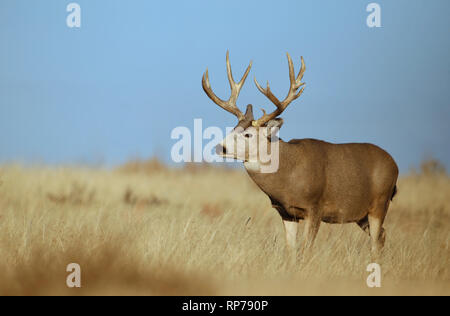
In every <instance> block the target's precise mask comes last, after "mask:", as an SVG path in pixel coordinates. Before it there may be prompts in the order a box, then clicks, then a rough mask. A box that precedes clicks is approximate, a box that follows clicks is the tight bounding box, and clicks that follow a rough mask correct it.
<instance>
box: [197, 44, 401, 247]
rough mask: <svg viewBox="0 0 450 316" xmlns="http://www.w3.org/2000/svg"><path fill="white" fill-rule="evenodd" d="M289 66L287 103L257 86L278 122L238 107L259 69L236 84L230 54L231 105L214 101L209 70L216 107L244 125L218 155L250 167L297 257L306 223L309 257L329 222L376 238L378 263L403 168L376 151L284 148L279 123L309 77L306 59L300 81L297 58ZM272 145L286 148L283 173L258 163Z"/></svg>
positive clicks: (314, 144) (296, 143) (358, 146)
mask: <svg viewBox="0 0 450 316" xmlns="http://www.w3.org/2000/svg"><path fill="white" fill-rule="evenodd" d="M287 58H288V64H289V78H290V87H289V92H288V95H287V97H286V98H285V99H284V100H283V101H280V100H279V99H278V98H277V97H276V96H275V95H274V94H273V93H272V91H271V90H270V87H269V83H267V87H266V88H262V87H261V86H260V85H259V83H258V82H257V81H256V78H255V84H256V87H257V88H258V90H259V91H260V92H261V93H262V94H264V95H265V96H266V97H267V98H268V99H269V100H270V101H271V102H272V103H274V104H275V106H276V109H275V111H273V112H272V113H270V114H267V113H266V112H265V111H264V110H263V116H262V117H261V118H259V119H257V120H255V119H254V117H253V110H252V105H251V104H249V105H248V106H247V110H246V113H245V114H243V113H242V112H241V111H240V110H239V108H238V107H237V105H236V100H237V98H238V96H239V92H240V90H241V88H242V86H243V84H244V82H245V79H246V78H247V76H248V74H249V72H250V68H251V66H252V64H251V63H250V65H249V66H248V67H247V70H246V71H245V73H244V75H243V77H242V79H241V80H240V81H239V83H236V82H235V81H234V79H233V75H232V73H231V66H230V61H229V55H228V52H227V56H226V65H227V73H228V81H229V83H230V87H231V96H230V98H229V99H228V100H227V101H224V100H222V99H220V98H219V97H217V96H216V95H215V94H214V92H213V91H212V89H211V85H210V83H209V77H208V70H206V72H205V73H204V75H203V78H202V86H203V90H204V91H205V92H206V94H207V95H208V97H209V98H210V99H211V100H212V101H214V103H216V104H217V105H219V106H220V107H221V108H223V109H224V110H226V111H228V112H230V113H232V114H233V115H235V116H236V117H237V118H238V124H237V126H236V127H235V128H234V130H233V131H232V132H231V133H230V134H228V135H227V136H226V137H225V139H224V140H223V141H222V142H221V143H220V144H219V145H218V146H217V147H216V152H217V154H219V155H221V156H223V157H232V158H233V159H236V160H241V161H243V162H244V166H245V168H246V170H247V172H248V174H249V176H250V177H251V179H252V180H253V181H254V182H255V183H256V184H257V185H258V186H259V188H260V189H261V190H262V191H263V192H264V193H266V194H267V195H268V196H269V198H270V201H271V203H272V207H273V208H275V209H276V210H277V211H278V213H279V214H280V215H281V218H282V220H283V223H284V228H285V233H286V241H287V244H288V246H289V247H290V248H292V249H296V236H297V229H298V222H299V221H300V220H305V230H304V232H303V244H302V251H303V250H305V249H307V248H310V247H311V246H312V245H313V243H314V239H315V237H316V235H317V232H318V230H319V226H320V224H321V222H325V223H356V224H357V225H359V227H361V228H362V229H363V230H364V231H365V232H366V233H368V234H369V235H370V237H371V241H372V248H371V249H372V252H373V253H374V254H375V255H376V254H378V253H379V252H380V250H381V249H382V248H383V246H384V241H385V236H386V234H385V231H384V229H383V222H384V219H385V216H386V213H387V210H388V207H389V203H390V201H391V200H392V198H393V197H394V195H395V194H396V191H397V188H396V182H397V176H398V168H397V165H396V163H395V161H394V160H393V158H392V157H391V156H390V155H389V154H388V153H387V152H386V151H384V150H383V149H381V148H380V147H378V146H375V145H372V144H368V143H347V144H332V143H328V142H325V141H321V140H316V139H293V140H290V141H289V142H284V141H283V140H281V139H279V138H278V137H276V133H277V131H278V129H279V128H280V127H281V126H282V124H283V120H282V119H281V118H278V116H279V115H280V114H282V113H283V111H284V110H285V109H286V108H287V106H288V105H289V104H290V103H291V102H292V101H294V100H295V99H297V98H298V97H300V95H301V94H302V92H303V89H304V83H302V82H301V80H302V78H303V74H304V72H305V63H304V61H303V57H302V58H301V68H300V71H299V73H298V75H297V77H296V76H295V73H294V66H293V63H292V59H291V57H290V56H289V54H287ZM271 142H278V155H279V157H278V159H279V166H278V169H277V170H276V171H275V172H271V173H268V172H261V167H262V166H263V164H264V162H263V161H261V159H259V158H258V157H260V152H259V151H260V148H268V147H270V146H269V145H270V144H269V143H271ZM261 143H265V144H263V145H265V146H261ZM230 144H233V145H232V146H230ZM255 151H256V155H255ZM255 157H256V158H255Z"/></svg>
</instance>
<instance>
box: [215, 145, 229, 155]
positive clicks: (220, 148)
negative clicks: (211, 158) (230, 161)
mask: <svg viewBox="0 0 450 316" xmlns="http://www.w3.org/2000/svg"><path fill="white" fill-rule="evenodd" d="M226 153H227V149H226V148H225V146H222V145H221V144H219V145H217V146H216V154H218V155H225V154H226Z"/></svg>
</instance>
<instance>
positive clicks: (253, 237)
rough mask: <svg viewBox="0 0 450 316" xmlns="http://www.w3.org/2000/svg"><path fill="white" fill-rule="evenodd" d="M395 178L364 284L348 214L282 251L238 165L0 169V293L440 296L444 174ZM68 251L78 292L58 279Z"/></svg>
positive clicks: (355, 230) (447, 208)
mask: <svg viewBox="0 0 450 316" xmlns="http://www.w3.org/2000/svg"><path fill="white" fill-rule="evenodd" d="M425 171H426V170H425ZM398 188H399V192H398V195H397V196H396V198H395V199H394V202H393V203H392V204H391V207H390V210H389V213H388V216H387V219H386V223H385V228H386V231H387V241H386V247H385V251H384V253H383V255H382V257H381V259H380V260H379V262H378V263H379V264H380V265H381V268H382V287H381V288H378V289H371V288H368V287H367V285H366V278H367V276H368V275H369V273H368V272H366V266H367V265H368V264H369V263H370V262H371V260H370V252H369V248H370V242H369V238H368V236H367V235H365V234H364V232H362V231H361V230H360V228H359V227H357V225H355V224H347V225H328V224H323V225H322V226H321V229H320V231H319V234H318V237H317V242H316V244H315V246H314V249H313V251H312V252H311V254H310V255H308V256H305V257H304V258H303V259H302V260H301V261H296V262H292V261H290V260H287V255H286V249H285V245H284V244H285V241H284V233H283V227H282V224H281V219H280V217H279V215H278V214H277V212H276V211H275V210H273V209H272V208H271V206H270V203H269V199H268V198H267V197H266V196H265V195H264V194H263V193H261V192H260V191H259V189H258V188H257V187H256V186H255V185H254V184H253V183H252V182H251V180H250V179H249V178H248V176H247V175H246V173H245V172H244V171H243V170H227V169H220V168H184V169H180V170H170V169H166V168H165V167H164V166H162V165H160V164H158V163H157V162H156V161H152V162H150V163H147V164H141V163H130V164H128V165H126V166H123V167H122V168H119V169H118V170H103V169H89V168H81V167H66V168H63V167H53V168H50V167H33V168H31V167H28V168H25V167H20V166H3V167H0V294H2V295H22V294H26V295H28V294H30V295H47V294H58V295H59V294H61V295H103V294H106V295H109V294H119V295H122V294H124V295H128V294H145V295H147V294H149V295H266V294H267V295H304V294H306V295H310V294H339V295H341V294H350V295H352V294H356V295H359V294H363V295H366V294H367V295H385V294H386V295H390V294H394V295H403V294H406V295H415V294H419V295H428V294H438V295H449V294H450V282H449V281H450V270H449V267H450V246H449V242H450V178H449V177H448V176H447V175H446V174H445V173H443V172H419V173H410V174H409V175H404V176H402V177H401V178H400V180H399V183H398ZM72 262H75V263H78V264H80V266H81V272H82V278H81V283H82V287H81V288H80V289H72V288H68V287H67V286H66V277H67V275H68V274H69V273H68V272H66V266H67V265H68V264H69V263H72Z"/></svg>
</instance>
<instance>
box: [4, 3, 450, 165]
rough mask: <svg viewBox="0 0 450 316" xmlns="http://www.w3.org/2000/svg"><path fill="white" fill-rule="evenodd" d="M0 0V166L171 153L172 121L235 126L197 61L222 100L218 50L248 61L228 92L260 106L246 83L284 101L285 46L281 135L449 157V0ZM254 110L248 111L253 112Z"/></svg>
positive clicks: (415, 158)
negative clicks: (374, 13)
mask: <svg viewBox="0 0 450 316" xmlns="http://www.w3.org/2000/svg"><path fill="white" fill-rule="evenodd" d="M70 2H72V1H63V0H53V1H49V0H45V1H44V0H41V1H25V0H2V1H1V2H0V47H1V49H0V162H11V161H20V162H24V163H35V162H40V163H42V162H43V163H49V164H59V163H77V162H85V163H96V162H101V163H104V164H106V165H115V164H118V163H122V162H124V161H126V160H128V159H130V158H134V157H142V158H146V157H150V156H152V155H153V154H158V155H159V156H161V157H163V158H164V159H167V160H169V158H170V148H171V146H172V145H173V144H174V143H175V141H174V140H172V139H171V138H170V132H171V130H172V129H173V128H174V127H176V126H187V127H189V128H192V127H193V119H194V118H203V120H204V121H203V125H204V127H207V126H212V125H214V126H220V127H222V128H225V127H226V126H234V124H235V118H234V117H232V116H231V115H229V114H228V113H226V112H224V111H223V110H221V109H219V108H218V107H217V106H215V105H214V104H213V103H212V102H211V101H210V100H209V99H208V98H207V97H206V95H205V94H204V92H203V90H202V88H201V76H202V74H203V72H204V71H205V69H206V67H208V68H209V72H210V79H211V84H212V86H213V89H214V90H215V91H216V93H217V94H218V95H219V96H221V97H223V98H227V97H228V95H229V86H228V82H227V79H226V70H225V52H226V50H227V49H229V50H230V57H231V62H232V66H233V70H234V75H235V77H236V78H237V77H240V76H241V75H242V72H243V71H244V69H245V67H246V66H247V65H248V62H249V61H250V60H253V69H252V71H251V73H250V76H249V78H248V80H247V83H246V85H245V87H244V88H243V91H242V92H241V96H240V98H239V100H238V103H239V104H240V106H241V108H244V106H245V105H246V104H248V103H252V104H253V105H254V106H255V107H261V106H262V107H265V108H266V109H269V110H271V109H272V107H273V105H272V104H270V103H269V102H268V101H267V100H266V98H265V97H264V96H262V95H261V94H260V93H259V92H258V91H257V89H256V88H255V86H254V84H253V82H252V80H253V77H254V76H256V77H257V78H258V80H259V82H261V83H265V82H266V80H269V81H270V83H271V87H272V90H273V91H274V92H275V94H276V95H278V96H280V98H284V96H285V94H286V91H287V88H288V82H289V79H288V68H287V61H286V56H285V53H286V52H290V54H291V56H292V57H293V59H294V61H295V64H296V67H297V69H298V65H299V60H300V56H304V58H305V62H306V67H307V70H306V73H305V76H304V81H305V82H306V83H307V85H306V89H305V92H304V94H303V96H302V97H301V98H300V99H299V100H297V101H296V102H295V103H293V104H292V105H291V106H290V107H289V108H288V109H287V110H286V111H285V113H284V115H283V118H284V120H285V124H284V126H283V128H282V130H281V137H282V138H283V139H290V138H306V137H312V138H319V139H324V140H327V141H332V142H373V143H375V144H378V145H379V146H381V147H383V148H385V149H386V150H388V151H389V152H390V153H391V154H392V155H393V157H394V158H395V159H396V161H397V162H398V164H399V166H400V169H401V170H402V171H407V170H408V169H409V168H410V167H411V166H414V165H417V164H418V163H419V162H420V161H421V160H422V159H423V158H424V157H426V156H427V155H433V156H434V157H436V158H438V159H440V160H441V161H442V162H444V163H445V164H446V166H447V168H449V167H450V138H449V135H450V127H449V119H450V104H449V102H450V36H449V35H450V34H449V31H450V19H449V17H448V14H449V12H450V1H448V0H442V1H437V0H433V1H416V0H415V1H401V0H396V1H377V2H378V3H379V4H380V5H381V10H382V11H381V18H382V27H381V28H372V29H371V28H368V27H367V26H366V17H367V15H368V14H369V13H367V12H366V6H367V4H368V3H370V2H371V1H312V0H311V1H300V0H295V1H261V0H259V1H242V0H240V1H234V0H228V1H206V0H205V1H194V0H190V1H160V2H156V1H100V0H96V1H92V0H79V1H75V2H77V3H79V4H80V6H81V10H82V12H81V18H82V22H81V23H82V25H81V28H80V29H69V28H68V27H67V26H66V16H67V14H68V13H67V12H66V6H67V4H69V3H70ZM257 113H258V114H259V113H260V112H259V111H258V112H257Z"/></svg>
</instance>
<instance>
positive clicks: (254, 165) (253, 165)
mask: <svg viewBox="0 0 450 316" xmlns="http://www.w3.org/2000/svg"><path fill="white" fill-rule="evenodd" d="M244 167H245V169H247V170H248V171H252V172H259V171H260V170H261V165H260V163H259V161H246V162H244Z"/></svg>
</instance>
